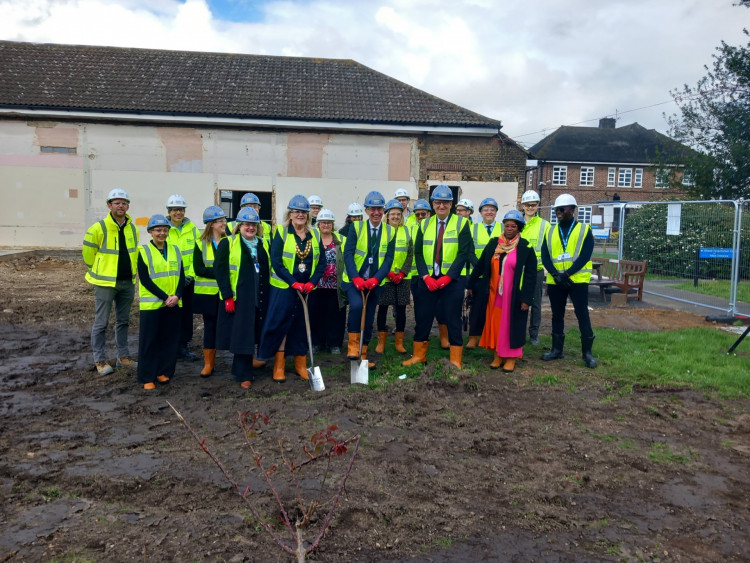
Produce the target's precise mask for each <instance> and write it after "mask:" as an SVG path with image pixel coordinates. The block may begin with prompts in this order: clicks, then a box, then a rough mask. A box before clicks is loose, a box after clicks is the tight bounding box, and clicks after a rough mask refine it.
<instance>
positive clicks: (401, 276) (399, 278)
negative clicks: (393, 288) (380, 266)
mask: <svg viewBox="0 0 750 563" xmlns="http://www.w3.org/2000/svg"><path fill="white" fill-rule="evenodd" d="M403 280H404V273H403V272H399V273H398V274H396V279H395V280H393V283H395V284H397V285H398V284H400V283H401V282H402V281H403Z"/></svg>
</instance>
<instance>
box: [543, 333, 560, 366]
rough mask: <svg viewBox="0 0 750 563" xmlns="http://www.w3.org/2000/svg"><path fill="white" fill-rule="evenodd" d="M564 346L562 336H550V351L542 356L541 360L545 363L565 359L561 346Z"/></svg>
mask: <svg viewBox="0 0 750 563" xmlns="http://www.w3.org/2000/svg"><path fill="white" fill-rule="evenodd" d="M564 345H565V335H564V334H553V335H552V350H550V351H549V352H547V353H546V354H542V359H543V360H544V361H545V362H547V361H549V360H561V359H563V358H564V357H565V354H563V346H564Z"/></svg>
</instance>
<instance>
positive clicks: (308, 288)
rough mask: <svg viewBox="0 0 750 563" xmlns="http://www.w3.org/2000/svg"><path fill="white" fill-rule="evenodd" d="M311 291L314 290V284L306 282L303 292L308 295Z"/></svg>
mask: <svg viewBox="0 0 750 563" xmlns="http://www.w3.org/2000/svg"><path fill="white" fill-rule="evenodd" d="M313 289H315V284H313V283H312V282H307V283H306V284H305V289H304V290H303V291H304V292H305V293H310V292H311V291H312V290H313Z"/></svg>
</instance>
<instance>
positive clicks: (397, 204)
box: [385, 199, 404, 213]
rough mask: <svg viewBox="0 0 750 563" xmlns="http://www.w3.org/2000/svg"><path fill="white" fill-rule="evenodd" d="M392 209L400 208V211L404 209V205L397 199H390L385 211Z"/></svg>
mask: <svg viewBox="0 0 750 563" xmlns="http://www.w3.org/2000/svg"><path fill="white" fill-rule="evenodd" d="M391 209H398V210H399V211H403V210H404V206H403V205H401V202H400V201H399V200H397V199H389V200H388V203H386V204H385V212H386V213H388V212H389V211H390V210H391Z"/></svg>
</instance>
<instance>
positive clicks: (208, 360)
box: [201, 348, 216, 377]
mask: <svg viewBox="0 0 750 563" xmlns="http://www.w3.org/2000/svg"><path fill="white" fill-rule="evenodd" d="M215 361H216V348H213V349H210V348H204V349H203V369H202V370H201V377H208V376H210V375H211V374H212V373H213V372H214V362H215Z"/></svg>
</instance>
